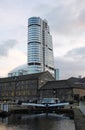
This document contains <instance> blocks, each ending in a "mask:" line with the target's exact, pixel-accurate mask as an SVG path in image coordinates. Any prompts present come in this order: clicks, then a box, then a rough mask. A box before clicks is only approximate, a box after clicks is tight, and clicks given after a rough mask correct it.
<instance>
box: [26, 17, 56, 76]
mask: <svg viewBox="0 0 85 130" xmlns="http://www.w3.org/2000/svg"><path fill="white" fill-rule="evenodd" d="M46 70H48V71H50V72H51V73H52V74H54V57H53V47H52V37H51V35H50V32H49V26H48V24H47V21H46V20H42V19H41V18H40V17H31V18H29V19H28V73H29V74H30V73H38V72H43V71H46Z"/></svg>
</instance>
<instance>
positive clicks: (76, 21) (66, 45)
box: [0, 0, 85, 78]
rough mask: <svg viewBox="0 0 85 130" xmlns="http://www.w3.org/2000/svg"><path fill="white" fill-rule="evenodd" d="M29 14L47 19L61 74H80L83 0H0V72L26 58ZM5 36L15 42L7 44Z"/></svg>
mask: <svg viewBox="0 0 85 130" xmlns="http://www.w3.org/2000/svg"><path fill="white" fill-rule="evenodd" d="M31 16H40V17H41V18H43V19H47V21H48V24H49V26H50V32H51V34H52V37H53V46H54V55H55V62H56V63H55V64H56V68H57V67H58V68H59V69H60V72H61V77H62V78H64V77H69V76H74V75H75V76H77V75H83V76H84V75H85V74H84V69H85V68H84V64H85V62H84V49H85V1H84V0H43V1H40V0H35V1H34V0H31V1H30V0H3V1H1V0H0V47H3V46H4V47H3V51H2V50H1V48H0V75H4V76H5V75H6V74H7V73H8V72H9V71H10V70H11V69H13V68H14V67H16V66H18V65H20V64H24V63H26V62H27V60H26V59H27V39H28V37H27V20H28V18H29V17H31ZM9 39H14V40H15V41H17V42H16V44H13V43H12V46H10V44H8V43H7V42H6V41H9ZM2 41H5V42H2ZM8 45H9V46H8ZM6 47H8V48H6ZM2 55H3V56H4V57H2ZM75 59H76V60H75Z"/></svg>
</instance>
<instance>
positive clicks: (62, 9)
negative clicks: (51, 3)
mask: <svg viewBox="0 0 85 130" xmlns="http://www.w3.org/2000/svg"><path fill="white" fill-rule="evenodd" d="M79 2H80V1H78V2H77V1H76V0H75V1H72V2H69V3H68V4H65V3H64V4H59V5H57V6H56V7H55V8H52V9H51V10H50V11H49V13H47V15H46V16H47V19H48V20H49V21H50V24H51V27H52V29H53V30H54V31H55V32H56V33H62V34H66V35H67V34H71V35H74V34H75V35H80V34H82V33H83V32H84V30H85V24H83V25H82V23H84V16H85V13H84V12H85V9H84V8H85V6H82V5H83V4H84V5H85V2H83V1H82V3H83V4H79ZM82 26H83V28H81V27H82Z"/></svg>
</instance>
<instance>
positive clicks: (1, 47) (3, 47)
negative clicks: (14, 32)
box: [0, 40, 17, 56]
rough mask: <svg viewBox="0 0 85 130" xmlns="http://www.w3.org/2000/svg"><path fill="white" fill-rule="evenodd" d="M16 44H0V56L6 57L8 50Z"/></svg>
mask: <svg viewBox="0 0 85 130" xmlns="http://www.w3.org/2000/svg"><path fill="white" fill-rule="evenodd" d="M16 44H17V41H16V40H8V41H4V42H3V43H1V44H0V56H7V55H8V52H9V50H10V49H12V48H13V47H14V46H15V45H16Z"/></svg>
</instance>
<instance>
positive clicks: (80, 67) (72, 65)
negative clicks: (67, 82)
mask: <svg viewBox="0 0 85 130" xmlns="http://www.w3.org/2000/svg"><path fill="white" fill-rule="evenodd" d="M55 66H56V68H59V75H60V79H66V78H69V77H78V76H79V75H81V76H82V75H83V76H84V75H85V73H84V70H85V61H81V60H80V61H76V60H75V61H70V60H68V59H65V57H62V58H60V57H56V58H55Z"/></svg>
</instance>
